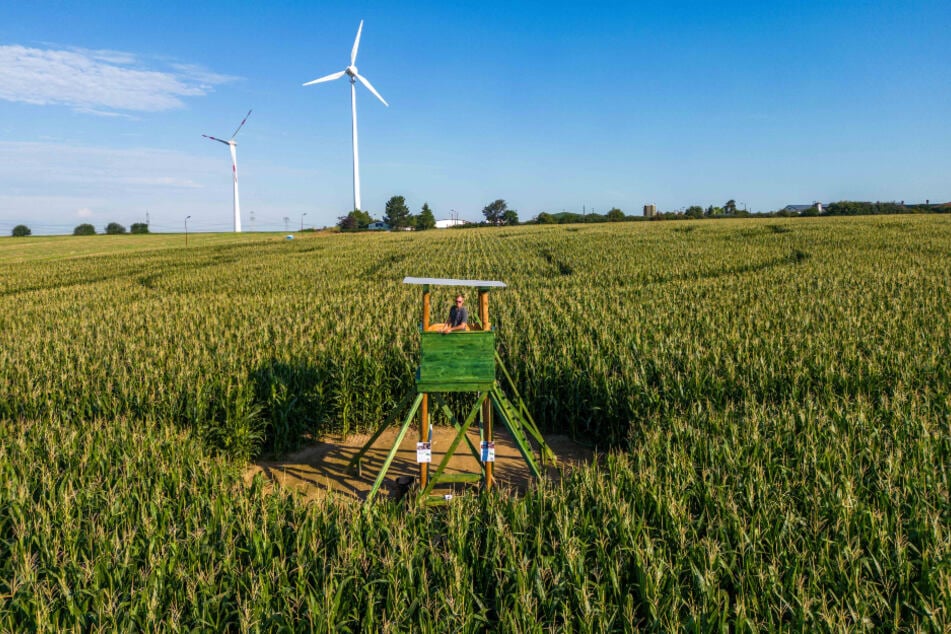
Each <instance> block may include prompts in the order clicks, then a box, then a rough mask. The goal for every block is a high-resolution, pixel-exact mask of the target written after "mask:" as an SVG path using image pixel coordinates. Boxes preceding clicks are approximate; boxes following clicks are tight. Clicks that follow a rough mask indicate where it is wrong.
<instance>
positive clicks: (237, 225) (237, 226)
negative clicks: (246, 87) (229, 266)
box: [202, 110, 251, 233]
mask: <svg viewBox="0 0 951 634" xmlns="http://www.w3.org/2000/svg"><path fill="white" fill-rule="evenodd" d="M250 116H251V111H250V110H248V114H246V115H244V119H242V120H241V124H240V125H239V126H238V129H237V130H235V131H234V134H232V135H231V138H230V139H228V140H227V141H225V140H224V139H218V138H215V137H213V136H208V135H207V134H203V135H202V136H203V137H205V138H206V139H211V140H212V141H217V142H218V143H224V144H225V145H227V146H228V149H229V150H231V174H232V175H233V176H234V231H235V233H241V203H240V202H239V201H238V155H237V152H236V150H235V148H236V147H238V144H237V143H235V142H234V138H235V137H236V136H238V131H239V130H240V129H241V128H243V127H244V123H245V121H247V120H248V117H250Z"/></svg>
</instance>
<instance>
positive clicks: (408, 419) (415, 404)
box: [366, 394, 423, 503]
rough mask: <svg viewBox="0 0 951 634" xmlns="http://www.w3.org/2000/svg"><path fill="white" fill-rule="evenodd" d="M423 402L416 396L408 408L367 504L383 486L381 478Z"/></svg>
mask: <svg viewBox="0 0 951 634" xmlns="http://www.w3.org/2000/svg"><path fill="white" fill-rule="evenodd" d="M422 400H423V395H422V394H418V395H417V396H416V400H415V401H413V406H412V407H411V408H409V413H408V414H407V415H406V418H405V419H404V420H403V425H402V426H401V427H400V433H399V434H397V436H396V441H394V442H393V447H392V448H391V449H390V453H389V454H388V455H387V456H386V460H385V461H384V462H383V468H382V469H380V475H378V476H377V477H376V481H375V482H374V483H373V486H372V487H371V488H370V492H369V493H368V494H367V499H366V501H367V503H369V502H370V501H371V500H372V499H373V497H374V496H375V495H376V492H377V491H379V490H380V485H381V484H383V478H385V477H386V472H387V471H388V470H389V468H390V465H391V464H393V458H395V457H396V452H397V451H399V449H400V443H401V442H403V438H405V437H406V432H407V431H409V425H410V423H412V422H413V417H414V416H416V410H417V409H419V405H420V403H421V402H422Z"/></svg>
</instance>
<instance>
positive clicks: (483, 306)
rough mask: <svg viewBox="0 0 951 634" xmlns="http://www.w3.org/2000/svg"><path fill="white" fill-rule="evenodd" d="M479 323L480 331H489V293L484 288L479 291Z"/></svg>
mask: <svg viewBox="0 0 951 634" xmlns="http://www.w3.org/2000/svg"><path fill="white" fill-rule="evenodd" d="M479 321H481V322H482V330H489V328H490V325H489V291H488V289H485V288H480V289H479Z"/></svg>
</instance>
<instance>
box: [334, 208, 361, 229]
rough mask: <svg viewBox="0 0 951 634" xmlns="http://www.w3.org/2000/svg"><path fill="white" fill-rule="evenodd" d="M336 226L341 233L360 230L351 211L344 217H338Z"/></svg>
mask: <svg viewBox="0 0 951 634" xmlns="http://www.w3.org/2000/svg"><path fill="white" fill-rule="evenodd" d="M337 226H338V227H340V230H341V231H356V230H357V229H359V228H360V223H359V222H357V219H356V217H355V216H354V215H353V212H352V211H351V212H350V213H348V214H347V215H346V216H340V218H339V222H338V223H337Z"/></svg>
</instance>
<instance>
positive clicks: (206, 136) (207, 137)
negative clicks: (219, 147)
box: [202, 134, 231, 145]
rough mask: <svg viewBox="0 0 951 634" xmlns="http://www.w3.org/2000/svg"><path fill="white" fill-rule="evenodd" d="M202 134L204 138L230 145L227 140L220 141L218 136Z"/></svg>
mask: <svg viewBox="0 0 951 634" xmlns="http://www.w3.org/2000/svg"><path fill="white" fill-rule="evenodd" d="M202 136H203V137H205V138H206V139H211V140H212V141H217V142H218V143H224V144H225V145H231V144H230V143H228V142H227V141H222V140H221V139H219V138H217V137H213V136H208V135H207V134H203V135H202Z"/></svg>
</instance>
